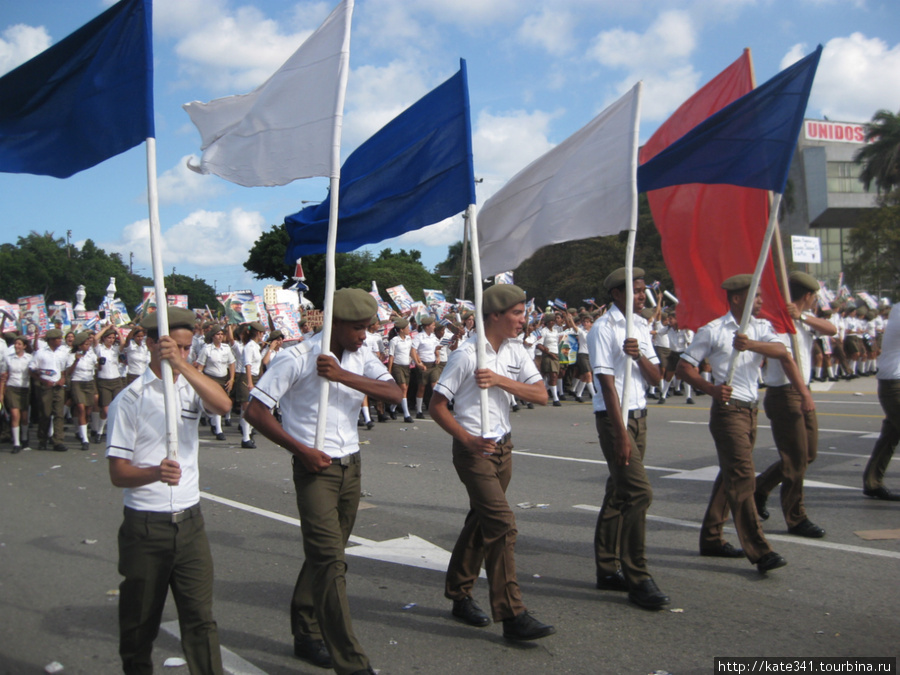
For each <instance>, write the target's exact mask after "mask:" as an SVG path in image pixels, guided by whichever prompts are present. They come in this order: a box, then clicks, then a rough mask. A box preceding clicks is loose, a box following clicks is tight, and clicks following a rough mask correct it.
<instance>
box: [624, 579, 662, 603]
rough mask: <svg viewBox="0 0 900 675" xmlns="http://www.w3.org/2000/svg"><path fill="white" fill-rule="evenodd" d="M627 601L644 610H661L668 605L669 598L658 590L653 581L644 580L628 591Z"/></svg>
mask: <svg viewBox="0 0 900 675" xmlns="http://www.w3.org/2000/svg"><path fill="white" fill-rule="evenodd" d="M628 600H629V602H633V603H634V604H636V605H637V606H638V607H643V608H644V609H661V608H663V607H665V606H666V605H668V604H669V596H668V595H666V594H665V593H663V592H662V591H661V590H659V586H657V585H656V582H655V581H653V579H644V580H643V581H641V582H638V584H637V586H635V587H634V588H632V589H631V590H630V591H628Z"/></svg>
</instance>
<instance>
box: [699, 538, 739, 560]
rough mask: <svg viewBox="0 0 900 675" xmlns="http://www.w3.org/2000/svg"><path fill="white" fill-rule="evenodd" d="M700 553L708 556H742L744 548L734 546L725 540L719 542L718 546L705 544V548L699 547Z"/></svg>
mask: <svg viewBox="0 0 900 675" xmlns="http://www.w3.org/2000/svg"><path fill="white" fill-rule="evenodd" d="M700 555H705V556H708V557H710V558H743V557H744V550H743V549H740V548H735V547H734V546H732V545H731V544H729V543H728V542H727V541H726V542H725V543H723V544H719V545H718V546H707V547H706V548H701V549H700Z"/></svg>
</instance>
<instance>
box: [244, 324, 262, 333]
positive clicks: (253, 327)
mask: <svg viewBox="0 0 900 675" xmlns="http://www.w3.org/2000/svg"><path fill="white" fill-rule="evenodd" d="M247 325H248V326H249V327H250V328H252V329H253V330H255V331H259V332H260V333H265V332H266V327H265V326H263V325H262V324H261V323H260V322H259V321H251V322H250V323H249V324H247Z"/></svg>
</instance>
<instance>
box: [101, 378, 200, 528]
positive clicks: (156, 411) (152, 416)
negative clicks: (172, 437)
mask: <svg viewBox="0 0 900 675" xmlns="http://www.w3.org/2000/svg"><path fill="white" fill-rule="evenodd" d="M175 400H176V406H175V408H176V410H177V411H178V463H179V465H181V481H180V482H179V483H178V485H176V486H169V485H166V484H165V483H161V482H159V481H156V482H154V483H150V484H148V485H142V486H141V487H136V488H125V489H124V490H123V493H124V499H125V506H128V507H130V508H132V509H137V510H138V511H162V512H164V513H171V512H174V511H181V510H183V509H187V508H190V507H192V506H194V505H195V504H197V503H198V502H199V501H200V479H199V472H198V468H197V465H198V463H197V453H198V450H199V448H200V442H199V440H198V437H197V429H198V426H199V424H200V411H201V409H202V402H201V401H200V396H199V395H198V394H197V392H196V391H194V388H193V387H191V385H190V384H189V383H188V381H187V380H186V379H185V378H184V377H178V378H177V379H176V380H175ZM106 456H107V457H120V458H122V459H127V460H128V461H130V462H131V463H132V464H133V465H134V466H136V467H139V468H146V467H151V466H159V464H160V462H162V461H163V460H164V459H165V458H166V410H165V403H164V400H163V382H162V380H161V379H159V378H158V377H157V376H156V375H155V374H154V372H153V371H152V370H151V369H150V368H147V370H146V371H144V374H143V375H142V376H141V377H139V378H138V379H136V380H135V381H134V382H132V383H131V384H130V385H128V386H127V387H126V388H125V389H123V390H122V391H121V392H120V393H119V395H118V396H116V397H115V398H114V399H113V402H112V403H111V404H110V406H109V426H108V427H107V447H106Z"/></svg>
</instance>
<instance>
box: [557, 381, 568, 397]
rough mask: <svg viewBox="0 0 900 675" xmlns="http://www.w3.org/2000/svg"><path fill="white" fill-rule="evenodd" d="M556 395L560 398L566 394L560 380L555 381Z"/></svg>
mask: <svg viewBox="0 0 900 675" xmlns="http://www.w3.org/2000/svg"><path fill="white" fill-rule="evenodd" d="M556 393H557V394H559V395H560V396H562V395H563V394H565V393H566V391H565V389H564V388H563V381H562V378H559V379H558V380H557V381H556Z"/></svg>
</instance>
